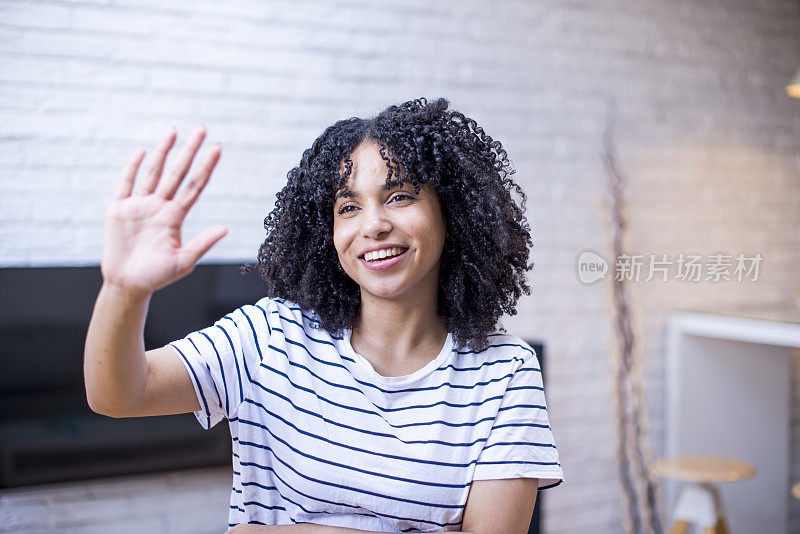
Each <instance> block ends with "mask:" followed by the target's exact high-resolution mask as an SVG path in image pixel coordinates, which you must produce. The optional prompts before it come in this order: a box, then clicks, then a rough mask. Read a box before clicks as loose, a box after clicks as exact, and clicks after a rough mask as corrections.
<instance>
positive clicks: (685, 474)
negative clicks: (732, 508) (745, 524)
mask: <svg viewBox="0 0 800 534" xmlns="http://www.w3.org/2000/svg"><path fill="white" fill-rule="evenodd" d="M650 472H651V474H652V475H653V476H658V477H663V478H669V479H672V480H677V481H679V482H684V483H686V484H685V485H684V486H683V487H682V488H681V491H680V493H679V494H678V501H677V504H676V505H675V510H674V511H673V512H672V516H673V521H674V522H673V523H672V530H670V534H684V533H685V532H686V530H687V529H688V528H689V525H691V524H695V525H697V526H699V527H700V528H702V529H703V534H730V531H729V530H728V525H727V523H728V519H727V516H726V513H725V507H724V506H723V504H722V497H721V496H720V493H719V490H718V489H717V487H716V484H717V483H721V482H736V481H738V480H745V479H748V478H751V477H753V476H755V474H756V468H755V466H753V465H752V464H749V463H747V462H742V461H740V460H736V459H734V458H722V457H719V456H677V457H674V458H662V459H661V460H659V461H657V462H656V463H655V464H653V466H652V467H651V469H650Z"/></svg>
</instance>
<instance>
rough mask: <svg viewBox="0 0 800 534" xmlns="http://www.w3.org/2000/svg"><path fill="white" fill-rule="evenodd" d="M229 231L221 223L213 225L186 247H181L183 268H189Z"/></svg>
mask: <svg viewBox="0 0 800 534" xmlns="http://www.w3.org/2000/svg"><path fill="white" fill-rule="evenodd" d="M227 233H228V228H226V227H225V226H221V225H215V226H211V227H209V228H206V229H205V230H203V231H202V232H200V233H199V234H198V235H197V236H196V237H195V238H194V239H192V240H191V241H189V242H188V243H187V244H186V246H185V247H183V248H182V249H181V252H182V254H183V258H182V265H181V267H182V268H183V270H189V269H191V268H192V267H194V265H195V264H196V263H197V262H198V261H199V260H200V258H202V257H203V255H204V254H205V253H206V252H208V250H209V249H210V248H211V247H213V246H214V245H215V244H217V242H218V241H219V240H220V239H222V238H223V237H225V235H226V234H227Z"/></svg>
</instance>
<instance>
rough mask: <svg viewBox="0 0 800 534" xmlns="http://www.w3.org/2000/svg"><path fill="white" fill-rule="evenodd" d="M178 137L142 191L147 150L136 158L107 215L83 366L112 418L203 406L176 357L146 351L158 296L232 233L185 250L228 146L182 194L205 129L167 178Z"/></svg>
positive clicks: (98, 406) (205, 237)
mask: <svg viewBox="0 0 800 534" xmlns="http://www.w3.org/2000/svg"><path fill="white" fill-rule="evenodd" d="M175 136H176V132H175V131H174V130H171V131H169V132H167V134H165V136H164V137H163V138H162V141H161V143H160V145H159V146H158V147H157V150H156V152H155V156H154V159H153V161H152V162H151V165H150V168H149V171H148V172H147V173H146V176H144V177H143V181H144V183H143V184H141V185H140V186H139V192H138V193H134V192H133V186H134V181H135V180H136V173H137V171H138V169H139V165H140V164H141V162H142V158H143V157H144V152H143V151H142V150H138V151H137V152H136V153H135V154H134V156H133V157H132V158H131V160H130V161H129V162H128V165H127V166H126V167H125V168H124V169H123V170H122V173H121V176H120V180H119V185H118V186H117V191H116V194H115V196H114V198H113V200H112V202H111V204H110V205H109V207H108V210H107V211H106V220H105V229H104V232H105V235H104V239H103V259H102V262H101V265H100V270H101V273H102V275H103V286H102V288H101V290H100V294H99V295H98V297H97V302H96V304H95V307H94V311H93V313H92V319H91V322H90V323H89V330H88V332H87V335H86V345H85V347H84V365H83V369H84V379H85V382H86V398H87V401H88V403H89V406H90V407H91V409H92V410H94V411H95V412H98V413H101V414H104V415H108V416H111V417H134V416H141V415H160V414H167V413H183V412H186V411H194V410H197V409H199V406H200V405H199V402H198V401H197V398H196V396H195V393H194V388H193V386H192V382H191V380H190V379H189V377H188V375H187V373H186V370H185V369H183V365H182V364H181V362H180V361H179V360H178V358H177V356H176V354H175V352H174V351H173V350H172V349H170V348H164V347H162V348H161V349H156V350H155V351H148V352H147V353H145V346H144V323H145V319H146V317H147V310H148V306H149V303H150V297H151V295H152V294H153V293H154V292H155V291H157V290H158V289H161V288H162V287H165V286H166V285H168V284H170V283H172V282H174V281H176V280H178V279H179V278H182V277H184V276H186V275H187V274H189V272H191V270H192V269H194V266H195V264H196V263H197V261H198V260H199V259H200V257H201V256H202V255H203V254H205V253H206V251H208V249H209V248H211V246H212V245H214V243H216V242H217V241H219V240H220V239H221V238H222V237H223V236H224V235H225V233H226V230H225V229H224V228H221V227H212V228H209V229H206V230H205V231H203V232H202V233H201V234H200V235H199V236H197V237H195V238H194V239H193V240H191V241H190V242H189V243H186V244H185V245H184V246H181V225H182V223H183V220H184V218H185V217H186V214H187V213H188V211H189V209H190V208H191V207H192V205H193V204H194V203H195V201H196V200H197V197H198V195H199V194H200V192H201V191H202V190H203V187H205V185H206V183H207V182H208V179H209V176H210V175H211V171H212V170H213V168H214V165H216V163H217V160H219V156H220V149H219V148H217V147H212V148H211V149H210V150H209V152H208V156H207V157H206V160H205V162H204V164H203V166H202V168H201V169H200V171H199V173H198V174H197V175H196V176H195V177H194V178H193V179H192V180H191V181H190V183H189V184H188V185H187V186H186V187H184V188H183V189H182V190H181V191H180V192H177V189H178V187H179V186H180V184H181V181H182V180H183V179H184V177H185V176H186V173H187V172H188V171H189V167H190V166H191V163H192V159H193V158H194V156H195V154H196V153H197V150H198V149H199V147H200V143H201V142H202V141H203V138H204V137H205V129H203V128H197V129H195V131H194V132H193V134H192V136H191V137H190V139H189V140H188V141H187V143H186V145H185V146H184V148H183V151H182V152H181V154H180V156H179V157H178V161H177V163H176V165H174V166H173V167H172V169H171V170H170V171H169V172H168V173H167V174H168V176H167V177H165V178H164V179H163V180H162V179H161V174H162V170H163V167H164V159H165V158H166V155H167V152H169V150H170V148H171V147H172V144H173V143H174V142H175ZM176 193H177V194H176Z"/></svg>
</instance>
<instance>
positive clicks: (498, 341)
mask: <svg viewBox="0 0 800 534" xmlns="http://www.w3.org/2000/svg"><path fill="white" fill-rule="evenodd" d="M457 352H458V354H486V355H487V356H493V355H501V354H502V355H509V354H511V355H517V356H520V357H522V358H523V359H527V358H529V357H530V356H535V355H536V351H535V350H534V348H533V347H532V346H531V345H530V343H528V342H527V341H525V340H524V339H522V338H521V337H519V336H517V335H516V334H513V333H510V332H503V331H495V332H493V333H491V334H489V335H488V336H487V338H486V346H484V347H483V348H481V349H473V348H471V347H470V346H469V345H467V346H466V347H461V348H460V349H458V350H457Z"/></svg>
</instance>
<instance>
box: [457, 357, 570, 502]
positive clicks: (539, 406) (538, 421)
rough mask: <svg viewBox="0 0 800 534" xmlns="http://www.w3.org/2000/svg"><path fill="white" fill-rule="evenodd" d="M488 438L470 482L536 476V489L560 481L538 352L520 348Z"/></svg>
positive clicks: (549, 486) (559, 467) (559, 466)
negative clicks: (537, 482)
mask: <svg viewBox="0 0 800 534" xmlns="http://www.w3.org/2000/svg"><path fill="white" fill-rule="evenodd" d="M515 360H516V361H517V362H518V363H517V368H516V369H515V371H514V373H513V376H512V377H511V379H510V380H509V382H508V387H507V388H506V391H505V393H504V394H503V399H502V401H501V404H500V408H499V409H498V411H497V415H496V417H495V420H494V424H493V425H492V429H491V431H490V433H489V437H488V439H487V441H486V444H485V446H484V447H483V450H482V451H481V453H480V455H479V456H478V460H477V463H476V466H475V471H474V474H473V477H472V478H473V480H489V479H498V478H538V479H539V489H546V488H552V487H555V486H557V485H559V484H560V483H561V482H562V481H563V480H564V475H563V472H562V470H561V463H560V462H559V458H558V449H557V448H556V443H555V439H554V437H553V431H552V429H551V428H550V418H549V417H548V414H547V403H546V401H545V396H544V387H543V382H542V372H541V369H540V367H539V360H538V358H537V357H536V353H535V352H534V351H533V349H532V348H530V346H528V345H526V346H524V347H521V351H520V354H519V357H518V358H516V359H515Z"/></svg>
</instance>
